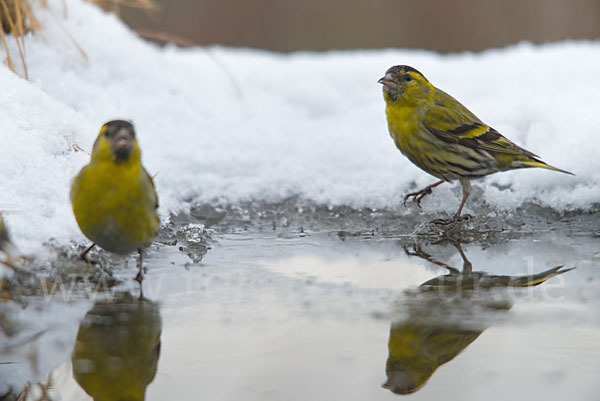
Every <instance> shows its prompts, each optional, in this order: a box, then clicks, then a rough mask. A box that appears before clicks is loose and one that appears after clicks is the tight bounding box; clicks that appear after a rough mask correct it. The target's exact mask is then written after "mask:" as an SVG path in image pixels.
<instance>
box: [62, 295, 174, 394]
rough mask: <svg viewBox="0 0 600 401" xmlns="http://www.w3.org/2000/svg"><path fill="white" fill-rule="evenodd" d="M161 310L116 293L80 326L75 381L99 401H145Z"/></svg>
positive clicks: (74, 357) (157, 347) (153, 366)
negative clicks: (113, 297)
mask: <svg viewBox="0 0 600 401" xmlns="http://www.w3.org/2000/svg"><path fill="white" fill-rule="evenodd" d="M161 330H162V321H161V317H160V310H159V305H158V304H156V303H154V302H151V301H149V300H147V299H140V300H134V299H133V298H132V297H131V295H130V294H129V293H117V294H116V297H115V299H114V300H113V301H106V300H103V301H99V302H96V303H95V304H94V306H93V308H92V309H91V310H90V311H88V313H87V314H86V315H85V318H84V319H83V321H82V322H81V324H80V325H79V331H78V332H77V338H76V340H75V346H74V347H73V354H72V356H71V362H72V364H73V365H72V366H73V377H74V378H75V380H76V381H77V383H79V385H80V386H81V388H82V389H83V390H85V392H86V393H88V394H89V395H90V396H91V397H92V398H93V399H94V400H95V401H118V400H128V401H143V400H145V398H146V389H147V387H148V385H149V384H150V383H151V382H152V381H153V380H154V377H155V375H156V370H157V368H158V360H159V357H160V347H161V341H160V336H161Z"/></svg>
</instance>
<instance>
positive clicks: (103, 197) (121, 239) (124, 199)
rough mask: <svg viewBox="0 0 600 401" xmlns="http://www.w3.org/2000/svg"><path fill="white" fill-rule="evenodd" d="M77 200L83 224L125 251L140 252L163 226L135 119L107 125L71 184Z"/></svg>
mask: <svg viewBox="0 0 600 401" xmlns="http://www.w3.org/2000/svg"><path fill="white" fill-rule="evenodd" d="M71 203H72V204H73V212H74V213H75V218H76V219H77V223H78V224H79V228H81V231H82V232H83V233H84V234H85V236H86V237H88V238H89V239H90V240H91V241H92V242H94V244H92V245H91V246H90V247H89V248H88V249H87V250H86V251H85V252H84V253H82V254H81V257H82V258H85V255H86V254H87V252H88V251H89V250H90V249H92V247H93V246H94V245H95V244H98V245H99V246H100V247H102V248H104V249H106V250H107V251H109V252H114V253H117V254H120V255H126V254H128V253H130V252H133V251H136V250H137V251H138V253H139V254H140V266H139V269H140V270H139V273H138V275H137V277H136V280H138V281H140V282H141V280H142V278H143V273H142V251H143V249H144V248H145V247H147V246H148V245H150V244H151V243H152V240H153V239H154V238H155V237H156V235H157V234H158V231H159V229H160V220H159V218H158V213H157V212H156V209H157V208H158V197H157V195H156V191H155V190H154V182H153V181H152V177H150V175H149V174H148V172H147V171H146V169H144V167H143V166H142V162H141V152H140V147H139V146H138V142H137V139H136V138H135V131H134V129H133V125H131V123H129V122H127V121H121V120H115V121H110V122H108V123H106V124H104V125H103V126H102V128H101V129H100V134H99V135H98V138H97V139H96V142H95V143H94V149H93V150H92V157H91V160H90V163H89V164H88V165H86V166H85V167H83V168H82V169H81V171H80V172H79V174H78V175H77V176H76V177H75V178H74V179H73V183H72V185H71Z"/></svg>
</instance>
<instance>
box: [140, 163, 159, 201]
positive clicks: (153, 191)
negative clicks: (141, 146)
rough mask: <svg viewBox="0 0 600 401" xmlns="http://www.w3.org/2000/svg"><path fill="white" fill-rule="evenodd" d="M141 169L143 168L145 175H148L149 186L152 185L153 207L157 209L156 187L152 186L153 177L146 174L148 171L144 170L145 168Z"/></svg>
mask: <svg viewBox="0 0 600 401" xmlns="http://www.w3.org/2000/svg"><path fill="white" fill-rule="evenodd" d="M142 168H143V167H142ZM143 170H144V174H145V175H146V177H148V182H150V186H151V187H152V193H153V194H154V208H155V209H158V195H157V194H156V188H155V186H154V179H152V176H151V175H150V174H148V171H146V169H145V168H143Z"/></svg>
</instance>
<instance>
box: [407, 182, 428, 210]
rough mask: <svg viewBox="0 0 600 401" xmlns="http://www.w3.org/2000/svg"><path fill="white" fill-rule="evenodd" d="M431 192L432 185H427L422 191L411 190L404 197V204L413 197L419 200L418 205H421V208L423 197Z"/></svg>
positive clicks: (415, 200) (414, 200) (414, 199)
mask: <svg viewBox="0 0 600 401" xmlns="http://www.w3.org/2000/svg"><path fill="white" fill-rule="evenodd" d="M431 192H432V191H431V187H427V188H425V189H422V190H420V191H417V192H411V193H409V194H406V196H405V197H404V206H406V201H407V200H408V199H409V198H411V197H412V198H413V202H417V206H419V208H421V199H423V198H424V197H425V196H427V195H429V194H431Z"/></svg>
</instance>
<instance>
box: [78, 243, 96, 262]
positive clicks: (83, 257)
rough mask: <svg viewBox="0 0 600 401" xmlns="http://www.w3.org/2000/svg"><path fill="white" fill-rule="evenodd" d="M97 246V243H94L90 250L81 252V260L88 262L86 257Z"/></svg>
mask: <svg viewBox="0 0 600 401" xmlns="http://www.w3.org/2000/svg"><path fill="white" fill-rule="evenodd" d="M95 246H96V244H95V243H92V245H90V246H89V247H88V249H86V250H85V251H83V252H81V254H80V255H79V257H80V258H81V260H83V261H85V262H87V261H88V260H87V257H86V256H87V254H88V252H89V251H91V250H92V248H93V247H95Z"/></svg>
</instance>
